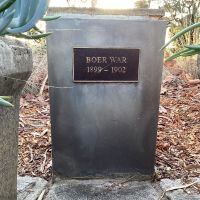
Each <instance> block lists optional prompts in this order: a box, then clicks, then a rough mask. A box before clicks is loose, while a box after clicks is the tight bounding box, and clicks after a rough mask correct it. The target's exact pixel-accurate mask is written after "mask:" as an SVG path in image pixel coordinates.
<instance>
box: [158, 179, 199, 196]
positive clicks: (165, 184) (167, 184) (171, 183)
mask: <svg viewBox="0 0 200 200" xmlns="http://www.w3.org/2000/svg"><path fill="white" fill-rule="evenodd" d="M193 181H194V182H195V181H198V182H199V183H200V178H197V179H193ZM183 185H185V184H183V183H182V182H181V179H177V180H170V179H162V180H161V181H160V186H161V188H162V190H163V191H165V190H167V189H169V188H172V187H179V186H183ZM165 195H166V196H167V197H168V199H169V200H183V199H187V200H199V199H200V194H187V193H186V192H184V190H183V189H177V190H173V191H169V192H166V194H165Z"/></svg>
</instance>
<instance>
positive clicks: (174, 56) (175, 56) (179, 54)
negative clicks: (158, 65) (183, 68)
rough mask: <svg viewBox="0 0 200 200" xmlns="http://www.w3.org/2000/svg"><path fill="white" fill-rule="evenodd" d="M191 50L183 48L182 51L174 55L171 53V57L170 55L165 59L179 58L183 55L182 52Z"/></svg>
mask: <svg viewBox="0 0 200 200" xmlns="http://www.w3.org/2000/svg"><path fill="white" fill-rule="evenodd" d="M188 51H190V49H183V50H182V51H179V52H177V53H174V54H173V55H171V56H170V57H168V58H167V59H165V61H166V62H167V61H171V60H173V59H175V58H178V57H179V56H181V54H182V53H185V52H188Z"/></svg>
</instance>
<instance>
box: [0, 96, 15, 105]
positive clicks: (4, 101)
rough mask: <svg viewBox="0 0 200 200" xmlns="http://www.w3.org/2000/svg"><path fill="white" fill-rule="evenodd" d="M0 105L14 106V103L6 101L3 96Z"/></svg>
mask: <svg viewBox="0 0 200 200" xmlns="http://www.w3.org/2000/svg"><path fill="white" fill-rule="evenodd" d="M0 106H3V107H13V105H12V104H11V103H10V102H8V101H6V100H4V99H2V98H0Z"/></svg>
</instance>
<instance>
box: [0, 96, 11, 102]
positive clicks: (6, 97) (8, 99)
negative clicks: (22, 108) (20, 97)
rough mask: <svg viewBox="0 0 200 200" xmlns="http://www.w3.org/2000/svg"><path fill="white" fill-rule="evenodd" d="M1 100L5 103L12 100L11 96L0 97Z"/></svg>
mask: <svg viewBox="0 0 200 200" xmlns="http://www.w3.org/2000/svg"><path fill="white" fill-rule="evenodd" d="M0 98H1V99H4V100H6V101H10V100H11V99H12V97H11V96H0Z"/></svg>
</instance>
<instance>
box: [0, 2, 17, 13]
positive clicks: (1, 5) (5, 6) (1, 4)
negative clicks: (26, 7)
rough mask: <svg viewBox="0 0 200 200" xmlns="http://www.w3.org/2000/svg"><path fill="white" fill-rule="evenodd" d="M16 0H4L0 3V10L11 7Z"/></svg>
mask: <svg viewBox="0 0 200 200" xmlns="http://www.w3.org/2000/svg"><path fill="white" fill-rule="evenodd" d="M15 1H16V0H4V1H3V2H1V3H0V12H3V11H4V10H6V9H7V8H9V7H10V6H11V5H12V4H13V3H14V2H15Z"/></svg>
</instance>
